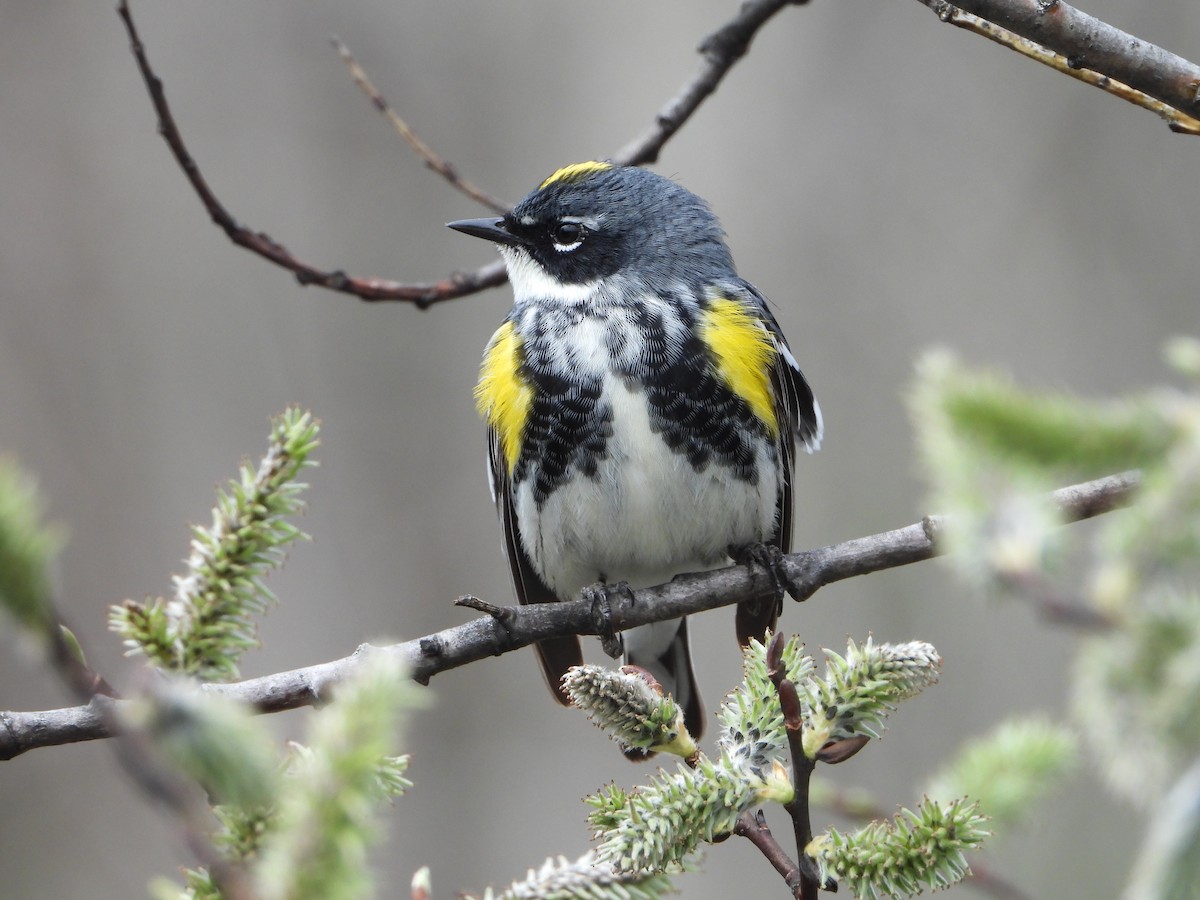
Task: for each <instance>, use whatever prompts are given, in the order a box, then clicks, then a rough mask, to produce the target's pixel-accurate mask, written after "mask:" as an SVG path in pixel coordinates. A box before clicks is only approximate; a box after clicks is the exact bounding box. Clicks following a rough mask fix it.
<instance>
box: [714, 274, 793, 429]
mask: <svg viewBox="0 0 1200 900" xmlns="http://www.w3.org/2000/svg"><path fill="white" fill-rule="evenodd" d="M700 339H701V340H702V341H704V343H705V344H707V345H708V349H709V350H711V351H712V354H713V356H714V357H715V358H716V362H717V374H718V375H719V376H720V377H721V380H722V381H724V382H725V386H726V387H728V388H729V389H730V390H731V391H733V393H734V394H736V395H737V396H738V397H740V398H741V399H742V400H744V401H745V402H746V405H747V406H749V407H750V411H751V412H753V413H754V415H755V416H757V417H758V418H759V419H761V420H762V421H763V423H764V424H765V425H766V426H767V428H768V429H769V430H770V431H771V433H772V434H776V433H778V431H779V417H778V416H777V415H776V413H775V403H774V400H773V399H772V397H771V374H770V373H771V367H772V366H774V365H775V357H776V356H777V355H778V353H779V351H778V350H777V349H776V348H775V341H774V340H773V339H772V337H771V333H770V332H769V331H768V330H767V328H766V326H764V325H763V323H762V321H761V320H759V318H758V317H757V316H755V315H754V314H753V313H752V312H751V311H750V310H748V309H747V308H746V307H745V306H744V305H743V304H741V303H738V302H737V301H736V300H729V299H727V298H724V297H718V298H716V299H714V300H713V301H712V302H711V303H710V304H709V306H708V308H707V309H706V310H704V311H703V313H702V314H701V320H700Z"/></svg>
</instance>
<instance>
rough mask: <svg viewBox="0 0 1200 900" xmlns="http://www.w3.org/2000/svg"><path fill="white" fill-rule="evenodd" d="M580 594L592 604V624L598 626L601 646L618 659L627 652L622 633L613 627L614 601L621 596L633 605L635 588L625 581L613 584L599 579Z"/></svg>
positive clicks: (597, 631) (597, 632)
mask: <svg viewBox="0 0 1200 900" xmlns="http://www.w3.org/2000/svg"><path fill="white" fill-rule="evenodd" d="M580 596H581V597H582V598H583V599H584V600H587V601H588V603H590V604H591V607H592V624H593V625H595V626H596V634H597V635H599V637H600V646H601V647H602V648H603V650H604V652H605V653H607V654H608V655H609V656H610V657H611V658H613V659H617V658H618V657H620V656H621V655H622V654H623V653H624V652H625V643H624V641H622V640H621V635H620V634H619V633H618V632H617V631H616V630H615V629H614V628H613V623H612V618H613V616H612V610H613V601H614V600H616V599H618V598H619V599H621V600H624V601H625V603H627V604H629V605H632V604H633V588H631V587H630V586H629V583H628V582H625V581H618V582H615V583H613V584H606V583H605V582H603V581H599V582H597V583H596V584H592V585H588V586H587V587H585V588H584V589H583V590H582V591H581V592H580Z"/></svg>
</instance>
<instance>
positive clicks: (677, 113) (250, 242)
mask: <svg viewBox="0 0 1200 900" xmlns="http://www.w3.org/2000/svg"><path fill="white" fill-rule="evenodd" d="M791 2H804V0H754V2H750V3H746V4H745V5H744V6H743V7H742V9H741V10H739V12H738V14H737V15H736V16H735V17H734V18H733V19H732V20H731V21H730V22H729V23H728V24H727V25H725V26H723V27H722V28H720V29H718V30H717V31H715V32H713V34H711V35H709V36H708V37H707V38H705V40H704V41H703V42H702V43H701V45H700V52H701V53H703V54H704V57H705V64H704V66H703V67H702V68H701V70H700V72H699V73H697V75H696V76H695V77H694V78H693V79H692V80H691V81H689V82H688V83H687V84H686V85H684V88H683V90H682V91H681V92H680V93H679V95H678V96H677V97H676V98H675V99H674V100H672V101H670V102H669V103H668V104H667V106H666V107H664V109H663V110H662V111H661V112H660V113H659V115H658V118H657V119H656V121H655V125H654V127H653V128H651V129H650V131H649V132H647V134H645V135H644V136H643V137H641V138H639V139H638V140H637V141H634V142H633V143H631V144H630V145H628V146H627V147H626V148H625V149H624V150H622V151H620V152H619V153H618V154H616V156H615V157H614V160H615V161H617V162H619V163H623V164H635V163H636V164H641V163H646V162H651V161H653V160H654V159H656V158H657V156H658V152H659V150H660V149H661V148H662V146H663V144H665V143H666V142H667V140H669V139H670V137H671V136H672V135H673V134H675V132H676V131H678V130H679V128H680V127H681V126H682V125H683V123H684V122H686V121H687V119H688V118H690V116H691V115H692V113H693V112H695V110H696V108H697V107H698V106H699V105H700V103H701V102H703V100H704V98H705V97H707V96H708V95H709V94H711V93H712V92H713V90H715V89H716V86H717V84H718V83H719V82H720V80H721V79H722V78H723V77H724V76H725V74H726V73H727V72H728V71H729V69H730V68H731V67H732V66H733V64H734V63H735V62H737V60H738V59H740V58H741V56H742V55H743V54H744V53H745V52H746V48H747V47H748V46H749V44H750V39H751V38H752V37H753V36H754V34H755V33H756V32H757V31H758V29H759V28H761V27H762V26H763V25H764V24H765V23H766V21H767V20H768V19H769V18H770V17H771V16H772V15H774V14H775V13H776V12H778V11H779V10H780V9H782V8H783V7H784V6H787V5H789V3H791ZM117 13H118V15H120V17H121V21H122V22H124V23H125V30H126V31H127V32H128V34H129V40H130V46H131V49H132V51H133V55H134V58H135V59H136V60H137V65H138V69H139V70H140V72H141V75H142V80H143V81H144V82H145V84H146V89H147V90H148V91H149V93H150V102H151V104H152V105H153V107H154V111H155V113H156V114H157V116H158V128H159V133H160V134H162V136H163V140H165V141H166V142H167V146H168V147H170V149H171V155H172V156H174V157H175V161H176V162H177V163H179V166H180V168H181V169H183V173H184V175H185V176H186V177H187V180H188V182H189V183H190V184H191V185H192V190H194V191H195V192H196V196H198V197H199V198H200V202H201V203H203V204H204V208H205V209H206V210H207V211H208V214H209V216H211V217H212V220H213V221H214V222H215V223H216V224H217V225H218V226H219V227H220V228H221V230H222V231H224V232H225V234H226V235H227V236H228V237H229V239H230V240H231V241H233V242H234V243H235V244H237V245H238V246H239V247H244V248H245V249H247V250H249V251H250V252H251V253H256V254H258V255H259V256H261V257H263V258H264V259H266V260H268V261H269V262H273V263H275V265H277V266H281V267H282V268H284V269H287V270H288V271H289V272H292V273H293V274H294V275H295V276H296V280H297V281H299V282H300V283H301V284H303V285H317V286H319V287H324V288H328V289H329V290H332V291H338V292H340V293H343V294H350V295H352V296H355V297H358V298H360V299H362V300H367V301H372V302H374V301H382V300H401V301H405V302H409V303H413V304H414V305H416V306H417V308H418V309H428V308H429V307H430V306H432V305H434V304H435V303H440V302H442V301H444V300H453V299H455V298H457V297H465V296H467V295H469V294H475V293H478V292H480V291H482V290H486V289H487V288H492V287H498V286H499V285H501V284H504V282H505V281H507V280H508V275H507V273H506V272H505V269H504V264H503V262H502V261H501V260H496V261H495V262H493V263H490V264H489V265H486V266H483V267H482V268H479V269H476V270H475V271H473V272H458V273H455V274H453V275H451V276H449V277H448V278H443V279H442V280H440V281H435V282H429V283H420V284H410V283H404V282H399V281H391V280H389V279H384V278H359V277H355V276H351V275H347V274H346V273H345V272H343V271H341V270H340V269H338V270H326V269H321V268H318V267H317V266H314V265H312V264H310V263H307V262H305V261H304V260H302V259H299V258H298V257H296V256H294V255H293V254H292V253H291V252H290V251H289V250H288V249H287V248H286V247H285V246H283V245H282V244H281V243H279V242H278V241H276V240H275V239H274V238H272V237H271V236H270V235H268V234H266V233H265V232H261V231H254V230H253V229H251V228H248V227H246V226H245V225H242V224H241V223H239V222H238V221H237V220H236V219H235V218H234V217H233V215H231V214H230V212H229V211H228V210H227V209H226V208H225V206H224V204H222V203H221V201H220V200H219V199H218V198H217V195H216V194H215V193H214V192H213V190H212V188H211V187H209V185H208V182H207V181H206V180H205V178H204V175H203V174H202V173H201V171H200V167H199V165H198V164H197V163H196V161H195V159H193V158H192V155H191V152H190V151H189V150H188V148H187V145H186V144H185V143H184V140H183V136H182V134H181V132H180V130H179V126H178V124H177V123H176V122H175V116H174V114H173V113H172V112H171V107H170V105H169V104H168V103H167V96H166V91H165V90H164V88H163V83H162V80H161V79H160V78H159V77H158V75H157V74H156V73H155V71H154V69H153V68H152V67H151V65H150V60H149V57H148V56H147V54H146V49H145V47H144V46H143V44H142V39H141V36H140V35H139V34H138V30H137V26H136V25H135V24H134V21H133V15H132V13H131V12H130V10H129V0H119V2H118V4H117ZM347 55H348V54H347ZM348 63H353V60H352V59H351V60H348ZM351 71H352V72H354V68H353V67H352V69H351ZM358 73H361V69H359V70H358ZM358 73H356V74H355V78H356V79H359V74H358ZM359 84H360V86H362V87H363V90H365V91H367V93H368V96H370V97H371V99H372V101H373V102H374V103H375V105H376V106H377V107H378V108H379V109H380V110H381V111H383V112H385V113H387V114H389V117H391V116H394V118H393V124H395V125H396V127H397V128H398V130H400V132H401V135H402V136H404V138H405V140H406V141H408V142H409V144H410V145H411V146H413V148H414V149H415V150H416V151H417V153H418V154H420V155H421V156H422V158H423V159H424V160H425V162H426V164H427V165H429V166H430V168H433V169H434V170H435V171H438V172H439V173H440V174H442V176H443V177H445V178H447V179H448V180H450V181H451V183H453V184H455V185H456V187H458V188H459V189H460V190H464V189H465V185H466V182H463V181H462V180H461V179H458V176H457V174H454V172H453V168H452V167H451V166H449V164H447V163H445V162H444V161H443V160H442V159H441V157H439V156H438V155H437V154H436V153H434V151H433V150H432V149H431V148H429V147H428V145H426V144H425V143H424V142H423V141H421V140H420V139H419V138H418V137H417V136H416V134H414V133H413V132H412V130H411V129H410V128H409V127H408V125H407V124H406V123H404V121H403V120H402V119H401V118H400V117H399V116H396V115H395V114H394V113H390V112H389V108H388V107H387V105H386V102H385V101H383V98H382V97H381V96H380V95H379V93H378V92H377V91H375V90H374V88H373V87H371V86H370V83H369V82H368V81H367V80H366V76H365V74H364V75H363V76H362V78H361V80H359ZM472 192H478V193H479V196H476V199H478V200H480V201H481V202H483V203H485V205H489V206H491V207H492V208H493V209H495V208H496V205H497V204H498V205H499V206H500V207H503V206H504V204H503V203H502V202H501V201H499V200H496V199H495V198H491V197H489V195H487V194H486V192H483V191H481V190H480V189H478V188H475V187H474V186H473V185H471V186H470V189H469V190H467V193H471V194H472V196H474V193H472Z"/></svg>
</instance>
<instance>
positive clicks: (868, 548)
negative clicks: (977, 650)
mask: <svg viewBox="0 0 1200 900" xmlns="http://www.w3.org/2000/svg"><path fill="white" fill-rule="evenodd" d="M1138 483H1139V478H1138V475H1137V474H1136V473H1133V472H1126V473H1123V474H1120V475H1111V476H1108V477H1106V478H1100V479H1097V480H1095V481H1088V482H1084V483H1082V484H1077V485H1073V486H1071V487H1065V488H1061V489H1060V490H1057V491H1055V492H1054V494H1053V499H1054V502H1055V503H1056V504H1057V505H1058V507H1059V508H1060V510H1061V511H1062V515H1063V517H1064V519H1065V520H1066V521H1068V522H1073V521H1079V520H1081V519H1088V518H1091V517H1093V516H1096V515H1100V514H1101V513H1106V512H1109V511H1111V510H1114V509H1117V508H1120V507H1122V506H1125V505H1127V504H1128V502H1129V501H1130V498H1131V497H1132V495H1133V493H1134V491H1136V489H1137V486H1138ZM945 525H946V523H945V520H944V518H943V517H940V516H928V517H926V518H925V519H923V520H922V521H920V522H916V523H914V524H912V525H908V526H906V527H904V528H897V529H894V530H892V531H885V532H882V533H880V534H873V535H869V536H867V537H861V538H855V539H853V540H849V541H843V542H841V543H838V544H831V545H829V546H827V547H820V548H817V549H815V550H805V551H802V552H799V553H791V554H788V555H787V556H785V557H783V566H784V572H785V573H786V575H787V577H788V579H789V580H790V581H791V582H792V584H793V587H794V588H795V589H796V590H797V593H799V594H800V595H801V596H803V597H804V598H805V599H807V598H808V597H811V596H812V595H813V594H815V593H816V592H817V591H818V590H819V589H820V588H822V587H824V586H825V585H827V584H832V583H834V582H836V581H842V580H844V579H847V578H854V577H856V576H859V575H867V574H870V573H872V572H881V571H884V570H886V569H894V568H897V567H899V566H906V565H909V564H911V563H915V562H920V561H922V560H926V559H930V558H931V557H934V556H937V555H939V554H940V553H941V548H940V546H939V541H938V535H939V533H941V532H942V530H943V529H944V528H945ZM775 591H776V581H775V577H774V576H773V575H772V573H770V572H768V571H767V570H766V569H765V568H763V567H761V566H757V565H738V566H730V567H728V568H725V569H717V570H715V571H712V572H701V573H697V574H692V575H681V576H678V577H676V578H675V579H673V580H672V581H670V582H669V583H667V584H663V585H659V586H657V587H650V588H645V589H642V590H636V591H629V592H627V593H623V592H613V593H611V594H601V593H597V592H592V594H591V596H588V594H587V593H586V592H585V597H587V599H578V600H572V601H568V602H565V603H543V604H535V605H531V606H519V607H510V606H505V607H489V606H488V605H487V604H482V603H480V602H478V601H472V602H470V603H468V604H467V605H474V606H475V607H476V608H486V609H488V614H486V615H484V616H480V617H479V618H476V619H473V620H471V621H470V622H466V623H464V624H462V625H456V626H454V627H453V628H447V629H445V630H444V631H439V632H437V633H435V634H431V635H427V636H425V637H421V638H416V639H415V640H411V641H405V642H403V643H399V644H392V645H389V646H383V647H376V646H372V645H369V644H363V645H362V646H360V647H359V648H358V649H357V650H356V651H355V652H354V653H353V654H351V655H350V656H346V657H343V658H341V659H336V660H333V661H331V662H325V663H319V664H317V665H313V666H305V667H304V668H300V669H292V670H290V671H287V672H278V673H276V674H273V675H264V676H262V677H260V678H250V679H247V680H245V681H238V682H233V683H229V684H206V685H203V686H201V687H200V688H199V690H202V691H207V692H211V693H214V694H219V695H221V696H223V697H228V698H230V699H233V700H237V701H239V702H241V703H245V704H246V705H247V706H249V707H251V708H252V709H254V710H256V711H257V712H261V713H270V712H279V711H281V710H285V709H296V708H298V707H302V706H312V705H315V704H317V703H320V702H324V701H326V700H328V699H329V698H330V697H331V696H332V694H333V692H334V691H335V690H336V687H337V684H338V683H339V682H340V681H342V680H343V679H344V678H345V677H346V676H347V675H348V674H349V673H350V672H351V671H352V670H353V669H354V668H355V667H356V666H357V665H358V664H359V662H360V661H361V660H362V659H363V658H364V657H366V656H367V655H369V654H372V653H391V654H395V655H397V656H399V657H401V658H402V659H403V660H404V662H405V664H406V665H408V667H409V670H410V672H411V674H412V677H413V678H414V679H415V680H417V681H419V682H421V683H422V684H427V683H428V682H429V680H430V679H431V678H432V677H433V676H434V675H436V674H438V673H439V672H445V671H447V670H449V669H456V668H458V667H459V666H465V665H467V664H468V663H473V662H477V661H479V660H482V659H486V658H487V657H490V656H499V655H500V654H502V653H509V652H511V651H513V650H517V649H520V648H521V647H527V646H529V645H530V644H532V643H534V642H536V641H540V640H544V639H546V638H553V637H564V636H566V635H571V634H580V635H603V634H607V633H611V632H619V631H625V630H626V629H629V628H635V627H637V626H639V625H647V624H649V623H651V622H660V621H663V620H665V619H677V618H679V617H680V616H685V615H692V614H695V613H699V612H703V611H705V610H709V609H716V608H718V607H721V606H731V605H733V604H735V603H742V602H745V601H749V600H755V599H758V598H762V597H769V596H772V595H773V594H774V593H775ZM123 702H125V701H122V700H114V699H112V698H110V697H103V696H97V697H95V698H93V699H92V701H91V702H90V703H88V704H86V705H83V706H75V707H70V708H66V709H54V710H46V711H42V712H0V760H6V759H12V758H13V757H16V756H19V755H20V754H22V753H25V752H27V751H29V750H35V749H37V748H39V747H51V746H55V745H58V744H70V743H75V742H78V741H91V740H97V739H100V738H107V737H111V736H112V733H113V732H112V726H111V723H112V722H114V721H116V720H117V718H118V717H116V716H114V715H112V713H113V712H114V708H115V707H118V706H119V705H120V704H121V703H123Z"/></svg>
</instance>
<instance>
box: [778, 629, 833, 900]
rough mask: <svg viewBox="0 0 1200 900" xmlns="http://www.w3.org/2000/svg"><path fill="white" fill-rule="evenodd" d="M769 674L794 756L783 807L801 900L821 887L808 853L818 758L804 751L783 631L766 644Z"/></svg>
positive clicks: (801, 715) (797, 698) (801, 718)
mask: <svg viewBox="0 0 1200 900" xmlns="http://www.w3.org/2000/svg"><path fill="white" fill-rule="evenodd" d="M767 675H768V676H770V678H771V684H773V685H775V691H776V693H777V694H778V695H779V708H780V711H781V712H782V713H783V725H784V730H785V731H786V732H787V739H788V751H789V755H790V756H791V758H792V785H793V787H794V788H795V791H796V795H795V797H793V798H792V800H791V802H790V803H786V804H784V807H783V808H784V809H785V810H787V814H788V815H789V816H791V819H792V833H793V834H794V835H795V839H796V854H797V858H798V859H799V860H800V865H799V875H800V879H799V883H798V884H796V885H789V886H790V887H792V889H793V893H794V894H795V896H796V897H798V898H799V900H816V898H817V893H818V891H820V889H821V879H820V873H819V872H818V871H817V866H816V863H815V861H814V860H812V859H811V858H810V857H809V856H808V854H807V853H806V849H807V847H808V845H809V844H810V843H812V839H813V833H812V820H811V818H810V817H809V808H808V792H809V786H810V783H811V780H812V773H813V769H815V768H816V760H815V759H809V758H808V755H807V754H805V752H804V711H803V709H802V707H801V705H800V696H799V694H798V693H797V692H796V685H795V684H793V683H792V681H791V680H790V679H789V678H788V677H787V669H786V668H785V666H784V664H783V632H777V633H776V634H775V636H774V637H773V638H772V639H771V644H770V646H769V647H768V648H767Z"/></svg>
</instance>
